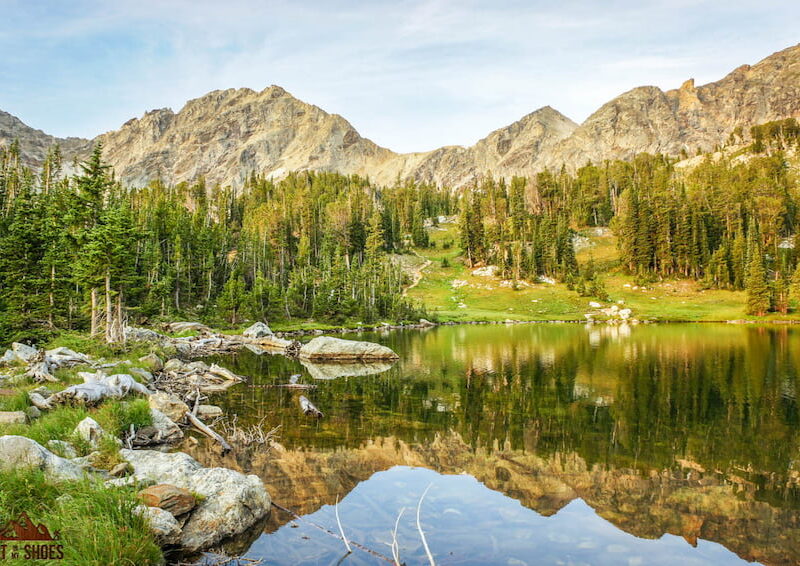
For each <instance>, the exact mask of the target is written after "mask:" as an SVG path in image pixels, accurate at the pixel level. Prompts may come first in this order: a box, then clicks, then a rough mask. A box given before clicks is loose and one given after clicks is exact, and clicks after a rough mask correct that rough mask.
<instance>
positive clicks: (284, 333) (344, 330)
mask: <svg viewBox="0 0 800 566" xmlns="http://www.w3.org/2000/svg"><path fill="white" fill-rule="evenodd" d="M321 324H324V323H321ZM490 324H494V325H506V326H512V325H520V324H583V325H586V324H590V325H600V324H606V325H612V326H621V325H627V326H638V325H642V324H754V325H769V324H774V325H779V326H792V325H800V320H750V319H731V320H680V319H675V320H641V319H638V320H637V321H636V322H631V321H620V320H614V319H610V320H592V321H587V320H578V319H574V320H570V319H563V320H543V319H538V320H457V321H456V320H453V321H445V322H431V323H429V324H417V323H412V324H383V325H378V326H368V325H366V326H359V327H356V328H351V327H347V326H340V327H335V328H307V329H300V330H276V331H275V336H278V337H280V338H292V337H298V336H323V335H325V334H357V333H361V332H387V331H391V330H425V329H428V328H437V327H440V326H471V325H490Z"/></svg>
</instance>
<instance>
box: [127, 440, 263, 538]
mask: <svg viewBox="0 0 800 566" xmlns="http://www.w3.org/2000/svg"><path fill="white" fill-rule="evenodd" d="M120 455H121V456H122V457H123V458H124V459H125V460H127V461H128V462H130V464H131V465H132V466H133V470H134V471H133V476H132V477H134V478H135V480H136V481H156V482H158V483H168V484H171V485H174V486H176V487H180V488H183V489H190V490H191V491H192V492H194V493H197V494H199V495H201V496H202V497H203V499H202V501H200V502H199V504H198V505H197V507H195V509H194V511H192V513H191V514H190V515H189V517H188V519H186V522H185V523H184V526H183V532H182V533H181V535H180V541H179V543H180V545H181V547H183V548H184V549H185V550H187V551H190V552H197V551H201V550H204V549H207V548H211V547H213V546H214V545H216V544H218V543H219V542H221V541H223V540H225V539H227V538H229V537H232V536H236V535H239V534H241V533H244V532H245V531H247V530H248V529H249V528H250V527H252V526H253V525H255V524H256V523H257V522H259V521H261V520H262V519H263V518H264V517H266V516H267V515H268V514H269V511H270V503H271V500H270V497H269V494H268V493H267V490H266V489H265V488H264V484H263V483H262V482H261V480H260V479H259V478H258V477H257V476H254V475H250V476H245V475H244V474H242V473H239V472H237V471H235V470H229V469H225V468H203V467H202V466H201V465H200V464H199V463H198V462H197V461H196V460H194V459H193V458H192V457H190V456H189V455H187V454H184V453H182V452H175V453H169V454H166V453H162V452H156V451H153V450H124V449H123V450H121V451H120Z"/></svg>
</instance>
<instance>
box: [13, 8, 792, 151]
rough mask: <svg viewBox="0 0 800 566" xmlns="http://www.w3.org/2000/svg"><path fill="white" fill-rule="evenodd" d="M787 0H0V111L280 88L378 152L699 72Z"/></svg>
mask: <svg viewBox="0 0 800 566" xmlns="http://www.w3.org/2000/svg"><path fill="white" fill-rule="evenodd" d="M798 24H800V2H798V1H797V0H779V1H776V0H760V1H737V0H727V1H726V0H670V1H667V2H663V1H657V2H656V1H647V0H639V1H617V0H595V1H589V0H576V1H570V0H561V1H559V0H555V1H554V0H548V1H539V0H529V1H527V2H526V1H502V0H496V1H491V2H473V1H463V0H462V1H455V0H413V1H411V0H409V1H406V0H389V1H384V0H361V1H344V0H327V1H303V0H289V1H259V2H257V1H253V0H249V1H248V0H214V1H206V0H113V1H109V0H103V1H95V0H69V1H63V0H52V1H45V0H19V1H17V0H0V54H2V55H0V110H4V111H6V112H10V113H11V114H13V115H15V116H17V117H18V118H20V119H21V120H22V121H23V122H25V123H26V124H28V125H29V126H32V127H34V128H38V129H42V130H44V131H46V132H47V133H49V134H53V135H56V136H59V137H66V136H80V137H87V138H91V137H94V136H95V135H98V134H100V133H102V132H105V131H108V130H112V129H116V128H118V127H120V126H121V125H122V124H123V123H124V122H126V121H127V120H129V119H131V118H133V117H138V116H141V115H142V114H143V113H144V112H145V111H147V110H151V109H154V108H165V107H169V108H172V109H173V110H175V111H176V112H177V111H178V110H179V109H180V108H181V107H182V106H183V105H184V103H185V102H186V101H187V100H189V99H192V98H197V97H199V96H202V95H203V94H205V93H206V92H208V91H211V90H215V89H225V88H238V87H249V88H252V89H254V90H262V89H264V88H266V87H267V86H269V85H272V84H276V85H280V86H282V87H283V88H285V89H286V90H287V91H289V92H290V93H291V94H293V95H294V96H296V97H297V98H300V99H301V100H304V101H306V102H309V103H312V104H316V105H317V106H319V107H321V108H323V109H324V110H326V111H328V112H332V113H337V114H341V115H342V116H344V117H345V118H346V119H347V120H349V121H350V122H351V123H352V124H353V125H354V126H355V128H356V129H357V130H358V131H359V132H360V133H361V134H362V135H363V136H365V137H368V138H370V139H372V140H373V141H375V142H376V143H378V144H380V145H383V146H385V147H388V148H390V149H393V150H395V151H403V152H405V151H424V150H429V149H433V148H436V147H440V146H443V145H471V144H473V143H474V142H476V141H477V140H478V139H480V138H482V137H484V136H486V135H487V134H488V133H489V132H490V131H492V130H495V129H497V128H500V127H503V126H505V125H507V124H510V123H512V122H514V121H515V120H518V119H519V118H521V117H522V116H524V115H526V114H528V113H530V112H533V111H534V110H536V109H537V108H540V107H542V106H546V105H550V106H552V107H554V108H556V109H557V110H559V111H560V112H562V113H563V114H565V115H567V116H568V117H570V118H572V119H573V120H575V121H576V122H581V121H583V120H584V119H586V118H587V117H588V116H589V115H590V114H591V113H592V112H593V111H595V110H596V109H597V108H598V107H600V106H601V105H602V104H603V103H605V102H607V101H608V100H610V99H611V98H613V97H614V96H616V95H618V94H621V93H622V92H624V91H626V90H629V89H631V88H633V87H636V86H641V85H656V86H659V87H661V88H663V89H669V88H676V87H678V86H680V84H681V83H682V82H683V81H684V80H686V79H687V78H690V77H691V78H694V79H695V80H696V83H697V84H698V85H699V84H703V83H706V82H711V81H715V80H718V79H720V78H722V77H723V76H724V75H725V74H727V73H728V72H730V71H731V70H733V69H734V68H736V67H738V66H739V65H742V64H745V63H749V64H753V63H756V62H758V61H759V60H761V59H763V58H764V57H766V56H768V55H770V54H771V53H773V52H775V51H778V50H781V49H784V48H786V47H789V46H791V45H795V44H797V43H799V42H800V25H798Z"/></svg>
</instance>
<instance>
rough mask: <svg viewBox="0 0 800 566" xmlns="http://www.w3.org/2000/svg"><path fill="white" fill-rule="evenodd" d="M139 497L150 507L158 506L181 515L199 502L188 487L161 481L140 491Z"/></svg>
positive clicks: (175, 514)
mask: <svg viewBox="0 0 800 566" xmlns="http://www.w3.org/2000/svg"><path fill="white" fill-rule="evenodd" d="M138 497H139V499H141V500H142V502H143V503H144V504H145V505H147V506H148V507H158V508H160V509H163V510H164V511H169V512H170V513H172V515H173V516H175V517H180V516H181V515H184V514H186V513H188V512H189V511H191V510H192V509H194V507H195V505H196V504H197V502H196V501H195V499H194V495H192V494H191V492H190V491H189V490H188V489H183V488H181V487H177V486H174V485H172V484H168V483H161V484H158V485H154V486H151V487H148V488H145V489H143V490H142V491H140V492H139V495H138Z"/></svg>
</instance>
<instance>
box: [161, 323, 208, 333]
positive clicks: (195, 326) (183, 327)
mask: <svg viewBox="0 0 800 566" xmlns="http://www.w3.org/2000/svg"><path fill="white" fill-rule="evenodd" d="M167 329H168V330H169V331H170V332H175V333H181V332H189V331H192V332H211V329H210V328H209V327H208V326H206V325H205V324H203V323H202V322H171V323H169V324H168V325H167Z"/></svg>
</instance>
